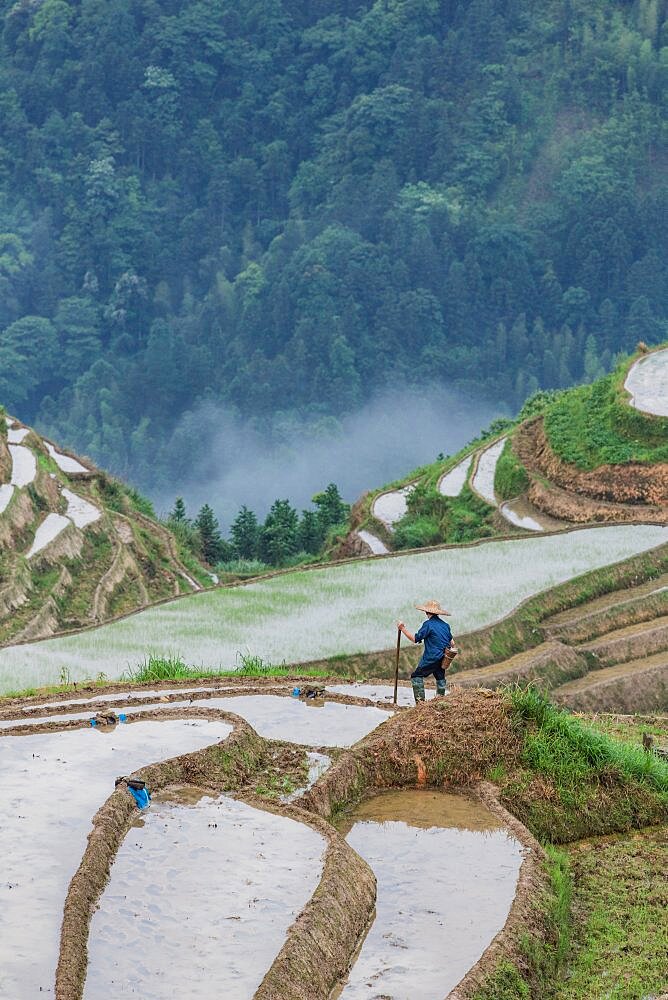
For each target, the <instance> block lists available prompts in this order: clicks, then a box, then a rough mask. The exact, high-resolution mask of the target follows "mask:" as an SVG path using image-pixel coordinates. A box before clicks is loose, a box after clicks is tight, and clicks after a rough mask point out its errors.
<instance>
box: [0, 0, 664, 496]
mask: <svg viewBox="0 0 668 1000" xmlns="http://www.w3.org/2000/svg"><path fill="white" fill-rule="evenodd" d="M0 13H1V14H2V41H1V47H0V330H1V331H2V332H1V333H0V399H1V400H2V401H3V402H4V403H5V404H6V405H7V407H8V409H9V410H10V411H15V412H16V413H19V414H20V415H21V417H22V419H24V420H26V421H31V422H33V423H37V425H38V426H39V427H41V428H42V430H44V431H48V432H50V433H51V434H52V435H54V436H56V437H57V438H58V439H59V440H61V441H63V442H66V443H69V444H71V445H72V446H75V447H76V448H78V449H79V450H80V451H82V452H85V453H88V454H90V455H92V456H94V457H95V458H96V459H97V460H98V462H100V463H102V464H104V465H106V466H107V467H109V468H110V469H111V470H112V471H114V472H116V473H118V474H120V475H122V476H128V475H132V477H133V478H134V480H135V481H136V482H137V483H139V484H140V485H142V486H144V487H148V488H151V487H153V486H155V485H156V484H159V483H160V480H161V477H162V482H163V483H164V482H166V481H169V479H170V478H174V479H176V480H177V481H178V477H179V473H180V472H181V471H182V467H183V464H184V463H186V462H188V461H191V460H192V458H193V450H196V447H197V442H196V441H193V440H189V441H188V442H187V444H186V442H181V446H180V447H175V443H174V439H173V434H174V428H175V427H177V425H178V423H179V420H180V418H181V417H182V415H183V414H184V413H187V412H188V411H192V409H193V408H194V407H195V406H196V405H197V403H198V402H201V401H211V400H213V401H220V402H222V403H224V404H225V405H229V406H230V407H232V408H234V409H235V410H236V411H237V413H238V414H239V415H240V416H241V417H242V418H244V419H251V418H252V419H253V420H254V421H256V422H258V423H259V424H260V425H266V426H267V428H268V429H270V427H271V422H272V420H274V419H275V415H276V413H277V412H279V411H281V412H282V413H283V414H284V415H285V413H286V411H288V412H289V411H299V412H300V413H301V414H302V415H303V414H306V415H307V417H308V418H309V419H310V420H312V421H313V422H317V421H319V420H322V419H323V418H328V417H331V416H332V415H333V416H337V415H341V414H343V413H345V412H349V411H351V410H353V409H354V408H355V407H356V406H357V405H358V404H359V403H360V402H362V401H363V400H365V399H366V398H368V396H369V395H370V394H371V393H373V392H374V391H375V390H376V389H381V388H383V387H384V386H385V385H387V383H388V382H389V381H390V380H392V379H394V378H396V377H398V376H399V377H401V378H403V379H409V380H410V379H412V380H415V381H420V380H421V379H423V378H424V377H425V376H426V375H428V376H429V377H430V378H436V379H439V378H442V379H444V380H447V381H448V382H452V381H455V382H457V383H459V384H461V385H462V386H464V387H468V388H470V389H473V390H475V391H486V392H488V393H490V394H492V395H493V396H495V397H496V398H498V399H500V400H504V401H505V402H506V403H507V404H508V405H509V406H511V407H513V408H516V407H517V406H519V405H520V404H521V402H522V401H523V400H524V399H525V397H526V396H527V395H528V394H529V393H531V392H532V391H534V390H535V389H536V388H537V387H546V388H551V387H561V386H566V385H570V384H572V383H573V382H577V381H587V380H590V379H591V378H593V377H594V376H596V375H598V374H600V373H601V372H602V371H603V370H605V369H607V368H609V367H610V365H611V363H612V360H613V357H614V355H615V353H616V352H618V351H619V350H622V349H628V348H630V347H632V346H633V345H634V344H635V342H636V341H638V340H639V339H642V340H645V341H647V342H648V343H653V342H657V341H658V340H660V339H661V338H662V337H665V335H666V333H665V331H666V319H667V318H668V267H667V265H666V260H667V259H668V254H667V250H668V183H667V182H666V167H667V166H668V141H667V140H668V132H667V128H666V120H667V119H666V110H667V109H666V104H667V103H668V0H634V2H628V0H627V2H622V0H533V2H529V0H441V2H439V0H378V2H376V3H374V4H371V3H369V2H357V0H340V2H338V3H333V2H332V0H311V2H300V3H296V2H295V0H264V2H257V0H235V2H234V3H231V2H229V0H190V2H183V0H71V2H66V0H19V2H14V0H0Z"/></svg>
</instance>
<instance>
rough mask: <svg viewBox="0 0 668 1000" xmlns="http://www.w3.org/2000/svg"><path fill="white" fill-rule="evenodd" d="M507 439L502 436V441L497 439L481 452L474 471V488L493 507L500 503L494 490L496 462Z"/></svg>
mask: <svg viewBox="0 0 668 1000" xmlns="http://www.w3.org/2000/svg"><path fill="white" fill-rule="evenodd" d="M506 440H507V439H506V438H501V440H500V441H496V442H495V443H494V444H492V445H490V446H489V448H486V449H485V450H484V451H483V452H481V453H480V457H479V458H478V465H477V467H476V470H475V472H474V473H473V480H472V486H473V489H474V490H475V491H476V493H478V494H479V495H480V496H481V497H482V498H483V500H486V501H487V503H488V504H490V505H491V506H492V507H496V506H497V504H498V500H497V499H496V493H495V492H494V477H495V475H496V463H497V462H498V461H499V458H500V457H501V452H502V451H503V448H504V445H505V443H506Z"/></svg>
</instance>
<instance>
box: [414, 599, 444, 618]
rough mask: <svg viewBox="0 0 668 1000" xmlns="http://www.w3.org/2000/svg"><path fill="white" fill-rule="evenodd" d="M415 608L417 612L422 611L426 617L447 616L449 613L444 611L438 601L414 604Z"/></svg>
mask: <svg viewBox="0 0 668 1000" xmlns="http://www.w3.org/2000/svg"><path fill="white" fill-rule="evenodd" d="M415 607H416V608H417V609H418V611H424V612H425V614H428V615H449V614H450V612H449V611H445V610H444V609H443V608H442V607H441V605H440V604H439V602H438V601H425V603H424V604H416V605H415Z"/></svg>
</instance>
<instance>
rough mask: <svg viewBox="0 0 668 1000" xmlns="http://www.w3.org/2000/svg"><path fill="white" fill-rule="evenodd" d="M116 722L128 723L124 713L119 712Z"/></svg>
mask: <svg viewBox="0 0 668 1000" xmlns="http://www.w3.org/2000/svg"><path fill="white" fill-rule="evenodd" d="M118 721H119V722H127V721H128V717H127V715H126V714H125V712H121V713H120V715H119V716H118Z"/></svg>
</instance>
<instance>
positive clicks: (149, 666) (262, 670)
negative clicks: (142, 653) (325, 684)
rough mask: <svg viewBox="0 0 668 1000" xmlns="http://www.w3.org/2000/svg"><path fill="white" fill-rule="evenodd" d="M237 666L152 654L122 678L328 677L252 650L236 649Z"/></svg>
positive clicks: (140, 681)
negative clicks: (277, 662) (214, 667)
mask: <svg viewBox="0 0 668 1000" xmlns="http://www.w3.org/2000/svg"><path fill="white" fill-rule="evenodd" d="M237 662H238V663H239V664H240V665H239V667H238V668H237V669H236V670H206V669H205V668H203V667H190V666H188V664H187V663H186V662H185V660H184V659H183V658H182V657H181V656H178V655H175V654H169V655H167V656H155V655H153V654H149V655H148V656H147V657H145V659H144V660H143V661H142V663H140V664H139V665H138V666H136V667H128V669H127V670H126V671H125V673H124V674H123V676H122V678H121V679H122V680H124V681H130V682H131V683H132V684H147V683H149V684H156V683H158V682H159V681H176V680H198V679H201V678H203V677H209V678H216V677H297V676H299V677H302V676H303V677H325V676H326V674H325V672H324V671H322V670H316V669H315V668H306V667H291V666H289V665H288V664H285V663H283V664H280V665H279V666H275V665H274V664H272V663H268V662H267V661H266V660H263V659H262V657H261V656H254V655H252V654H250V653H237Z"/></svg>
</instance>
